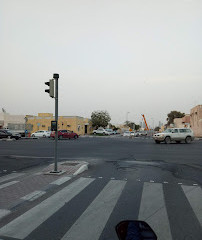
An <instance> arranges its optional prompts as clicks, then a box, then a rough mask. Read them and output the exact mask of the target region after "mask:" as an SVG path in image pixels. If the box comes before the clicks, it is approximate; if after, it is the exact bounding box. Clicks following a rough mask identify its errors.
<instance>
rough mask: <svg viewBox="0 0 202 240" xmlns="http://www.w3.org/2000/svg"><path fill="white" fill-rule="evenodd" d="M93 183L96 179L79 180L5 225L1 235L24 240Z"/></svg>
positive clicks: (0, 232) (0, 231)
mask: <svg viewBox="0 0 202 240" xmlns="http://www.w3.org/2000/svg"><path fill="white" fill-rule="evenodd" d="M93 181H94V179H90V178H79V179H78V180H76V181H74V182H73V183H71V184H70V185H68V186H67V187H65V188H63V189H62V190H61V191H59V192H57V193H56V194H54V195H53V196H51V197H50V198H48V199H46V200H44V201H43V202H41V203H40V204H39V205H37V206H36V207H34V208H32V209H31V210H29V211H28V212H26V213H24V214H22V215H21V216H19V217H18V218H16V219H15V220H13V221H12V222H10V223H8V224H7V225H5V226H4V227H3V228H2V229H1V230H0V235H3V236H7V237H13V238H19V239H24V238H25V237H27V236H28V235H29V234H30V233H31V232H32V231H33V230H34V229H36V228H37V227H38V226H39V225H40V224H42V223H43V222H44V221H45V220H47V219H48V218H49V217H50V216H51V215H52V214H54V213H55V212H56V211H58V210H59V209H60V208H61V207H62V206H64V204H65V203H67V202H69V201H70V200H71V199H72V198H74V197H75V196H76V195H77V194H78V193H80V192H81V191H82V190H83V189H84V188H85V187H87V186H88V185H89V184H90V183H91V182H93Z"/></svg>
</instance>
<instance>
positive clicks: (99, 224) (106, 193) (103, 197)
mask: <svg viewBox="0 0 202 240" xmlns="http://www.w3.org/2000/svg"><path fill="white" fill-rule="evenodd" d="M125 184H126V182H125V181H120V180H117V181H116V180H111V181H110V182H109V183H108V184H107V185H106V186H105V188H104V189H103V190H102V191H101V192H100V194H99V195H98V196H97V197H96V199H95V200H94V201H93V202H92V203H91V205H90V206H89V207H88V208H87V209H86V211H85V212H84V213H83V214H82V215H81V217H80V218H79V219H78V220H77V221H76V223H75V224H74V225H73V226H72V227H71V229H70V230H69V231H68V232H67V233H66V234H65V235H64V237H63V238H62V240H70V239H71V240H72V239H77V240H86V239H88V240H97V239H99V237H100V234H101V233H102V231H103V229H104V227H105V225H106V222H107V220H108V218H109V216H110V214H111V212H112V211H113V209H114V207H115V205H116V203H117V200H118V198H119V197H120V195H121V193H122V191H123V188H124V186H125ZM90 223H92V224H93V227H92V225H91V224H90Z"/></svg>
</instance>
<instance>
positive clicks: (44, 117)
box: [27, 113, 92, 135]
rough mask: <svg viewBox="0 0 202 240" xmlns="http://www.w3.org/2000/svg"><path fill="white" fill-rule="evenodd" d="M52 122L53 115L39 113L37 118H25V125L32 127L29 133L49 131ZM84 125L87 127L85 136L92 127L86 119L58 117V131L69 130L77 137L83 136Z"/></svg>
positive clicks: (90, 131)
mask: <svg viewBox="0 0 202 240" xmlns="http://www.w3.org/2000/svg"><path fill="white" fill-rule="evenodd" d="M53 120H55V119H54V116H53V114H50V113H49V114H47V113H40V114H38V116H27V125H32V129H31V131H30V132H31V133H33V132H36V131H38V130H51V121H53ZM85 125H87V134H90V133H92V126H91V123H90V120H89V119H88V118H83V117H79V116H59V117H58V129H59V130H62V129H63V130H70V131H74V132H76V133H77V134H79V135H84V134H85Z"/></svg>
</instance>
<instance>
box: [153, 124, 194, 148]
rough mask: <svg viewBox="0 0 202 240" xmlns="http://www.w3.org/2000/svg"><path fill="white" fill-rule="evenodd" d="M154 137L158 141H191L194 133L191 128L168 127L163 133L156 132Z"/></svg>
mask: <svg viewBox="0 0 202 240" xmlns="http://www.w3.org/2000/svg"><path fill="white" fill-rule="evenodd" d="M153 139H154V140H155V142H156V143H160V142H165V143H167V144H168V143H171V142H172V141H175V142H176V143H180V142H181V141H185V142H186V143H190V142H191V141H193V140H194V133H193V131H192V130H191V129H190V128H168V129H166V130H165V131H164V132H162V133H156V134H154V135H153Z"/></svg>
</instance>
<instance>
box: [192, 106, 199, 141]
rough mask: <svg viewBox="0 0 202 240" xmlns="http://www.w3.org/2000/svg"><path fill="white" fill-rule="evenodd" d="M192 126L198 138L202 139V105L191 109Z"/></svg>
mask: <svg viewBox="0 0 202 240" xmlns="http://www.w3.org/2000/svg"><path fill="white" fill-rule="evenodd" d="M190 124H191V128H192V130H193V132H194V135H195V136H196V137H202V105H197V106H196V107H194V108H192V109H191V112H190Z"/></svg>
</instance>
